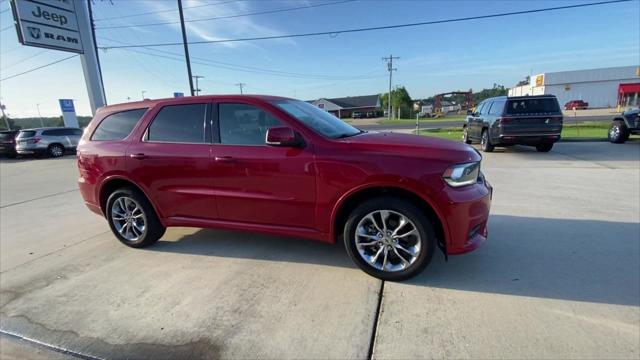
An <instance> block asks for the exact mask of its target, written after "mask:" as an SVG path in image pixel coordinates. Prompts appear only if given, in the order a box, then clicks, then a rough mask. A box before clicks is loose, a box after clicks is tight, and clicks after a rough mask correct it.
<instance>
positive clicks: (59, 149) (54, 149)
mask: <svg viewBox="0 0 640 360" xmlns="http://www.w3.org/2000/svg"><path fill="white" fill-rule="evenodd" d="M47 153H48V154H49V157H52V158H56V157H61V156H63V155H64V146H62V144H51V145H49V147H48V148H47Z"/></svg>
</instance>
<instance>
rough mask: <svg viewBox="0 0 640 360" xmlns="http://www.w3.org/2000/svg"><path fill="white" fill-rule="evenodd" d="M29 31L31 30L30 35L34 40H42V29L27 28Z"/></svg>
mask: <svg viewBox="0 0 640 360" xmlns="http://www.w3.org/2000/svg"><path fill="white" fill-rule="evenodd" d="M27 29H28V30H29V35H31V37H32V38H34V39H40V28H36V27H31V26H27Z"/></svg>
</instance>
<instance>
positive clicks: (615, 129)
mask: <svg viewBox="0 0 640 360" xmlns="http://www.w3.org/2000/svg"><path fill="white" fill-rule="evenodd" d="M630 135H631V132H630V131H629V128H628V127H627V124H625V123H624V121H621V120H615V121H613V122H612V123H611V126H610V127H609V132H608V138H609V142H611V143H613V144H622V143H624V142H625V141H627V140H629V136H630Z"/></svg>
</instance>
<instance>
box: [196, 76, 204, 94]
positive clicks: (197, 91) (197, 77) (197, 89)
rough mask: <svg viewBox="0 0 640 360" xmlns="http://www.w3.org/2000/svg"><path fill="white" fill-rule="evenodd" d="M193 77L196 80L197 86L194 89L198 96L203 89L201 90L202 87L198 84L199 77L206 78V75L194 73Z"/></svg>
mask: <svg viewBox="0 0 640 360" xmlns="http://www.w3.org/2000/svg"><path fill="white" fill-rule="evenodd" d="M193 78H194V79H195V80H196V88H195V89H194V90H195V93H196V96H198V95H200V91H202V90H200V87H199V86H198V79H204V76H200V75H193Z"/></svg>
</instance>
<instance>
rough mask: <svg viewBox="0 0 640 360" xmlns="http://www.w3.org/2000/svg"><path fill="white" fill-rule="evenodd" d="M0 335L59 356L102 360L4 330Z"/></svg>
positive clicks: (0, 331)
mask: <svg viewBox="0 0 640 360" xmlns="http://www.w3.org/2000/svg"><path fill="white" fill-rule="evenodd" d="M0 334H3V335H6V336H9V337H12V338H15V339H19V340H22V341H25V342H27V343H29V344H31V345H33V346H36V347H40V348H45V349H47V350H51V351H55V352H57V353H61V354H65V355H71V356H73V357H76V358H78V359H84V360H102V359H101V358H97V357H93V356H89V355H85V354H81V353H77V352H74V351H71V350H69V349H65V348H61V347H57V346H53V345H50V344H47V343H44V342H41V341H38V340H35V339H32V338H28V337H24V336H21V335H18V334H15V333H12V332H9V331H5V330H0Z"/></svg>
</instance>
